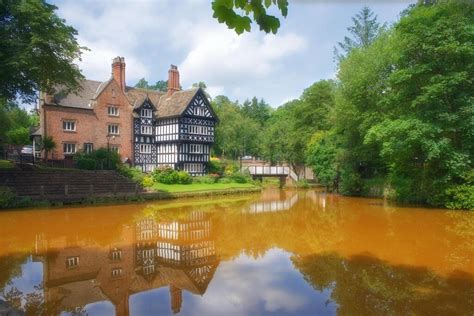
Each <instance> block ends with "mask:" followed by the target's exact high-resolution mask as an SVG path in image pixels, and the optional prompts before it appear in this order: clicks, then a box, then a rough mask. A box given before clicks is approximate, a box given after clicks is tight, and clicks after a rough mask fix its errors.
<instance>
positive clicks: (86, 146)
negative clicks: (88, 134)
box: [84, 143, 94, 153]
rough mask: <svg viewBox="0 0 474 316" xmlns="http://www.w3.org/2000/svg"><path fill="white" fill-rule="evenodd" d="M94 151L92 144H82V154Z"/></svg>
mask: <svg viewBox="0 0 474 316" xmlns="http://www.w3.org/2000/svg"><path fill="white" fill-rule="evenodd" d="M93 150H94V144H92V143H84V152H85V153H90V152H92V151H93Z"/></svg>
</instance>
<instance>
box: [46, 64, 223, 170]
mask: <svg viewBox="0 0 474 316" xmlns="http://www.w3.org/2000/svg"><path fill="white" fill-rule="evenodd" d="M168 75H169V78H168V91H167V92H161V91H153V90H146V89H139V88H132V87H128V86H127V85H126V82H125V59H124V58H123V57H116V58H114V59H113V63H112V76H111V78H110V79H109V80H107V81H104V82H101V81H94V80H84V81H82V82H81V85H80V86H81V87H80V89H79V92H77V93H76V94H74V93H67V92H65V91H64V89H62V88H61V87H57V88H56V89H55V92H54V94H53V95H49V94H47V93H41V94H40V104H39V111H40V122H41V127H40V134H41V136H43V137H44V136H50V137H52V138H53V140H54V141H55V143H56V148H55V149H54V151H53V152H52V153H51V154H50V156H49V157H48V158H50V159H65V158H66V159H67V158H70V157H72V156H73V155H74V154H75V153H77V152H80V151H83V152H90V151H92V150H94V149H98V148H109V149H110V150H113V151H117V152H118V153H119V154H120V156H121V157H122V160H129V161H131V162H132V163H133V164H135V165H137V166H139V167H141V168H142V170H143V171H151V170H153V169H154V168H155V167H157V166H162V165H168V166H171V167H173V168H174V169H179V170H186V171H188V172H190V173H191V174H195V175H196V174H202V173H205V172H206V170H207V164H208V162H209V158H210V149H211V146H212V144H213V143H214V126H215V123H216V121H217V117H216V115H215V113H214V111H213V110H212V108H211V105H210V103H209V101H208V100H207V97H206V95H205V93H204V92H203V91H202V90H201V89H196V88H193V89H187V90H181V89H180V83H179V72H178V69H177V67H176V66H174V65H172V66H171V68H170V70H169V72H168Z"/></svg>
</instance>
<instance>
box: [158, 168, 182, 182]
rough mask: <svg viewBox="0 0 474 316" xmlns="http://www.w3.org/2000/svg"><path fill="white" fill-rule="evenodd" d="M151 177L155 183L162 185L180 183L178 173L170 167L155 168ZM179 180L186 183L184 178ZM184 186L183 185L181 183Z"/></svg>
mask: <svg viewBox="0 0 474 316" xmlns="http://www.w3.org/2000/svg"><path fill="white" fill-rule="evenodd" d="M152 177H153V180H154V181H155V182H159V183H164V184H176V183H180V176H179V172H178V171H176V170H174V169H173V168H171V167H162V168H156V169H155V170H153V172H152ZM182 177H183V178H181V179H182V180H183V181H187V179H186V180H185V179H184V176H182ZM182 184H184V183H182Z"/></svg>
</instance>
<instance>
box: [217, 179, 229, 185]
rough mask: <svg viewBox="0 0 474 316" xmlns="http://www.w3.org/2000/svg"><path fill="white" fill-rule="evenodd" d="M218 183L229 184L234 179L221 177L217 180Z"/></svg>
mask: <svg viewBox="0 0 474 316" xmlns="http://www.w3.org/2000/svg"><path fill="white" fill-rule="evenodd" d="M217 183H223V184H229V183H232V180H231V179H229V178H219V179H218V180H217Z"/></svg>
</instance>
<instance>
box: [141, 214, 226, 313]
mask: <svg viewBox="0 0 474 316" xmlns="http://www.w3.org/2000/svg"><path fill="white" fill-rule="evenodd" d="M136 236H137V247H136V269H135V271H137V273H139V274H141V275H143V276H144V277H145V278H147V279H153V278H155V277H156V276H157V275H160V277H161V278H162V279H164V280H166V282H167V283H168V284H170V294H171V305H172V310H173V312H178V311H179V310H180V308H181V290H182V289H186V290H188V291H189V292H191V293H194V294H204V292H205V291H206V288H207V285H208V284H209V281H210V280H211V278H212V276H213V275H214V271H215V269H216V267H217V259H216V252H215V245H214V241H213V240H212V239H211V221H210V220H209V216H208V214H206V213H203V212H192V213H191V214H189V216H188V217H187V218H186V219H184V220H173V221H169V222H155V221H153V220H150V219H143V220H141V221H139V222H137V224H136Z"/></svg>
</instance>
